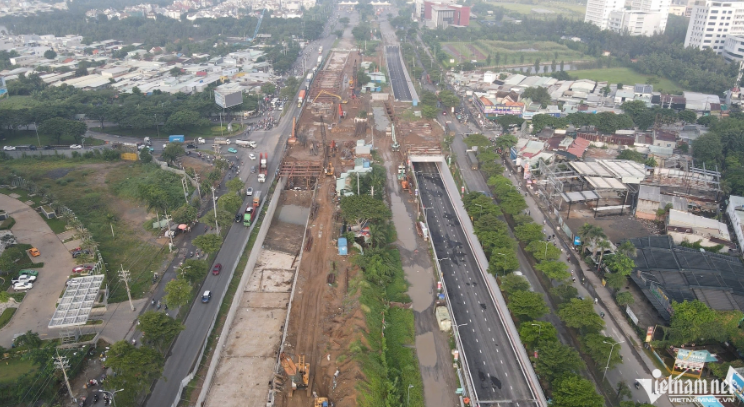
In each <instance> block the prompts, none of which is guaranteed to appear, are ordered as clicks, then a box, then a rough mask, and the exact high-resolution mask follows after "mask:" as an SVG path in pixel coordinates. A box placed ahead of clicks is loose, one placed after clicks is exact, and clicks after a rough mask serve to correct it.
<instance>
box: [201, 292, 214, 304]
mask: <svg viewBox="0 0 744 407" xmlns="http://www.w3.org/2000/svg"><path fill="white" fill-rule="evenodd" d="M211 299H212V292H211V291H209V290H207V291H204V294H202V302H203V303H205V304H206V303H208V302H209V300H211Z"/></svg>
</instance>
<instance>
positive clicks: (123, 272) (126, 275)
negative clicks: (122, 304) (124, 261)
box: [119, 265, 134, 311]
mask: <svg viewBox="0 0 744 407" xmlns="http://www.w3.org/2000/svg"><path fill="white" fill-rule="evenodd" d="M119 278H121V280H122V281H124V286H125V287H126V288H127V297H129V307H130V308H132V311H134V304H133V303H132V292H131V291H129V270H124V266H123V265H122V266H121V270H119Z"/></svg>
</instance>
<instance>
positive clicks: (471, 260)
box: [414, 163, 537, 406]
mask: <svg viewBox="0 0 744 407" xmlns="http://www.w3.org/2000/svg"><path fill="white" fill-rule="evenodd" d="M414 170H415V172H416V177H417V179H418V182H419V189H420V190H421V199H422V202H423V204H424V207H425V208H427V209H426V210H425V212H426V217H427V221H428V223H429V228H430V230H429V233H430V235H431V238H432V242H433V243H434V247H435V249H436V255H437V257H438V258H439V262H440V267H441V270H442V273H443V274H444V282H445V284H446V287H447V295H448V296H449V299H450V302H451V304H452V310H453V312H454V318H455V321H456V322H457V324H459V326H458V327H453V328H454V329H456V330H457V331H458V332H459V335H460V336H461V340H462V344H463V349H464V351H465V356H466V358H467V362H468V367H469V369H470V374H471V377H472V378H473V381H474V387H475V392H476V395H477V399H478V400H483V401H485V400H500V401H501V403H500V404H499V405H501V406H533V405H537V404H536V403H535V402H534V401H533V396H532V393H531V391H530V389H529V385H528V383H527V380H526V378H525V376H524V373H523V372H522V368H521V366H520V364H519V361H518V360H517V355H516V354H515V352H514V350H513V349H512V348H511V345H510V343H509V339H508V337H507V333H506V329H505V327H504V326H503V323H502V322H501V320H500V318H499V314H498V313H497V311H496V309H495V305H494V304H493V301H492V299H491V296H490V293H489V292H488V286H487V285H486V282H485V281H484V279H483V275H482V274H481V272H480V270H478V264H477V262H476V260H475V257H474V256H473V253H472V252H471V251H470V248H469V247H468V243H467V240H466V237H465V232H464V231H463V230H462V227H461V225H460V224H459V221H458V220H457V216H456V215H455V210H454V208H453V206H452V203H451V202H450V200H449V197H448V195H447V193H446V191H445V187H444V183H443V181H442V179H441V177H440V175H439V170H438V169H437V167H436V165H435V164H433V163H416V164H414Z"/></svg>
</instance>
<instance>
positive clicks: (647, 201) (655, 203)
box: [635, 185, 687, 220]
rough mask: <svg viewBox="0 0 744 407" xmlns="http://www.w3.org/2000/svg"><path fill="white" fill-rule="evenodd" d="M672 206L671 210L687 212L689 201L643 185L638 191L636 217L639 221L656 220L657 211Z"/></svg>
mask: <svg viewBox="0 0 744 407" xmlns="http://www.w3.org/2000/svg"><path fill="white" fill-rule="evenodd" d="M667 205H672V208H671V209H675V210H678V211H682V212H687V199H685V198H683V197H679V196H674V195H666V194H662V193H661V188H659V187H656V186H651V185H641V186H640V188H639V190H638V202H637V203H636V210H635V217H636V218H638V219H646V220H656V218H657V216H656V211H658V210H659V209H664V208H666V206H667Z"/></svg>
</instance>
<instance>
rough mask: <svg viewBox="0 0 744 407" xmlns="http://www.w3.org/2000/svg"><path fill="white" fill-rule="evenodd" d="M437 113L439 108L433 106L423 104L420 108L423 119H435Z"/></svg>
mask: <svg viewBox="0 0 744 407" xmlns="http://www.w3.org/2000/svg"><path fill="white" fill-rule="evenodd" d="M438 114H439V110H438V109H437V108H436V107H435V106H427V105H424V106H423V107H422V108H421V116H423V117H424V119H436V118H437V115H438Z"/></svg>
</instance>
